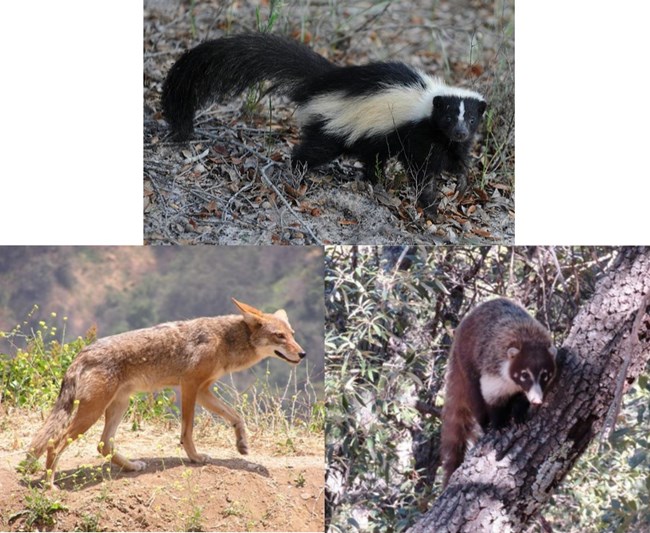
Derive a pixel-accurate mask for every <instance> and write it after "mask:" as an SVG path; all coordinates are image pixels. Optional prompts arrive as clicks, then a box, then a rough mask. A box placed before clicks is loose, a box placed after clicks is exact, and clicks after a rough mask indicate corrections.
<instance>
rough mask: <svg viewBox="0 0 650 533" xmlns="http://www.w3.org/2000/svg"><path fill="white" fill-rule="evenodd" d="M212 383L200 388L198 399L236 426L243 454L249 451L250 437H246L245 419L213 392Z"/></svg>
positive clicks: (240, 449) (238, 443) (200, 402)
mask: <svg viewBox="0 0 650 533" xmlns="http://www.w3.org/2000/svg"><path fill="white" fill-rule="evenodd" d="M211 388H212V383H209V384H208V385H206V386H204V387H202V388H201V389H199V392H198V395H197V399H198V401H199V404H201V405H202V406H203V407H205V408H206V409H208V410H209V411H212V412H213V413H215V414H217V415H219V416H221V417H223V418H224V419H225V420H227V421H228V422H230V423H231V424H232V425H233V427H234V428H235V436H236V437H237V450H238V451H239V453H241V454H242V455H246V454H247V453H248V439H247V438H246V426H245V424H244V421H243V419H242V418H241V417H240V416H239V414H237V411H235V410H234V409H233V408H232V407H230V406H229V405H227V404H226V403H224V402H222V401H221V400H220V399H219V398H217V397H216V396H215V395H214V394H213V393H212V390H211Z"/></svg>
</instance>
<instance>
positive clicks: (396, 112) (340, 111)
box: [162, 33, 486, 209]
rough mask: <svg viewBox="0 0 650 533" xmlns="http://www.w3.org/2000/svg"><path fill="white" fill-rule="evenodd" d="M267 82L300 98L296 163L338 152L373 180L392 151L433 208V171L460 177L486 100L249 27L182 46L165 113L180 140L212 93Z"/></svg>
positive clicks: (395, 67)
mask: <svg viewBox="0 0 650 533" xmlns="http://www.w3.org/2000/svg"><path fill="white" fill-rule="evenodd" d="M265 80H268V81H271V82H272V83H273V86H272V87H271V88H270V89H269V92H272V91H277V92H281V93H284V94H286V95H288V96H289V97H290V98H291V99H292V100H293V101H294V102H296V104H297V106H298V107H297V116H298V120H299V122H300V125H301V128H302V130H301V142H300V144H299V145H297V146H296V147H295V148H294V150H293V154H292V159H293V163H294V164H298V165H300V164H306V165H307V166H309V167H315V166H318V165H322V164H324V163H327V162H329V161H331V160H333V159H335V158H336V157H338V156H339V155H341V154H348V155H351V156H353V157H356V158H358V159H359V160H360V161H361V162H363V163H364V165H365V175H366V178H368V179H370V180H372V181H373V182H374V181H376V179H377V177H378V176H380V175H381V174H382V173H383V169H384V165H385V163H386V161H387V160H388V159H389V158H390V157H398V158H399V160H400V161H401V162H402V164H403V165H404V167H405V169H406V171H407V172H408V173H409V174H410V175H411V176H412V177H413V178H414V179H415V181H416V184H417V185H418V186H419V187H420V188H421V194H420V198H419V201H420V204H421V205H422V206H423V207H425V208H427V207H428V208H430V209H432V208H433V209H435V204H436V202H435V196H436V186H435V180H434V179H433V178H435V177H436V176H439V175H440V174H441V173H442V172H444V171H447V172H452V173H454V174H458V175H460V177H461V181H460V184H461V186H462V187H463V188H464V185H465V184H466V182H465V174H466V170H467V160H468V155H469V151H470V149H471V146H472V142H473V139H474V135H475V133H476V130H477V128H478V125H479V122H480V119H481V117H482V115H483V113H484V111H485V107H486V103H485V101H484V99H483V97H482V96H481V95H480V94H478V93H476V92H474V91H469V90H466V89H460V88H455V87H449V86H447V85H445V84H444V83H442V82H441V81H440V80H438V79H436V78H432V77H430V76H428V75H426V74H424V73H422V72H420V71H419V70H417V69H415V68H413V67H410V66H408V65H406V64H404V63H397V62H388V63H373V64H369V65H364V66H350V67H339V66H336V65H334V64H332V63H330V62H329V61H327V60H326V59H325V58H324V57H322V56H320V55H318V54H317V53H315V52H314V51H312V50H311V49H310V48H308V47H307V46H305V45H303V44H300V43H298V42H296V41H294V40H291V39H288V38H285V37H281V36H278V35H271V34H265V33H248V34H241V35H235V36H232V37H226V38H222V39H216V40H214V41H207V42H204V43H202V44H200V45H198V46H197V47H196V48H193V49H191V50H189V51H187V52H185V53H184V54H183V55H182V56H181V58H180V59H179V60H178V61H177V62H176V63H175V64H174V66H173V67H172V68H171V70H170V71H169V74H168V75H167V79H166V80H165V83H164V86H163V94H162V106H163V112H164V115H165V118H166V119H167V121H168V122H169V124H170V126H171V129H172V133H173V135H174V137H175V138H176V139H177V140H181V141H182V140H186V139H187V138H189V137H190V136H191V134H192V132H193V124H192V123H193V119H194V114H195V112H196V111H197V109H199V108H200V107H201V106H204V105H205V104H206V103H208V102H209V101H211V100H212V99H215V98H219V97H226V96H235V95H237V94H239V93H241V92H242V91H244V90H245V89H246V88H247V87H250V86H251V85H254V84H256V83H259V82H262V81H265Z"/></svg>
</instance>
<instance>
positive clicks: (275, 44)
mask: <svg viewBox="0 0 650 533" xmlns="http://www.w3.org/2000/svg"><path fill="white" fill-rule="evenodd" d="M334 68H336V67H335V66H334V65H333V64H332V63H330V62H329V61H328V60H327V59H325V58H324V57H322V56H320V55H318V54H317V53H316V52H314V51H313V50H311V48H309V47H308V46H305V45H303V44H301V43H299V42H297V41H294V40H292V39H289V38H286V37H282V36H279V35H272V34H268V33H245V34H240V35H234V36H232V37H225V38H222V39H216V40H214V41H206V42H204V43H202V44H200V45H198V46H197V47H195V48H192V49H191V50H189V51H187V52H185V53H184V54H183V55H182V56H181V57H180V59H179V60H178V61H177V62H176V63H175V64H174V66H172V68H171V70H170V71H169V74H168V75H167V79H166V80H165V83H164V85H163V93H162V107H163V113H164V115H165V118H166V119H167V122H169V124H170V126H171V128H172V132H173V134H174V137H175V138H176V139H178V140H185V139H187V138H188V137H189V136H190V135H191V134H192V132H193V130H194V127H193V124H192V122H193V119H194V113H195V111H196V110H197V109H199V108H200V107H201V106H203V105H205V104H206V103H207V102H209V101H210V100H212V99H215V98H219V97H225V96H235V95H237V94H239V93H241V92H242V91H244V90H245V89H246V88H248V87H250V86H251V85H254V84H255V83H258V82H261V81H265V80H268V81H271V82H273V83H274V86H273V88H272V89H271V90H274V91H275V90H278V91H282V92H286V93H289V94H291V92H292V90H293V89H295V88H296V87H297V86H298V85H299V84H300V83H301V82H304V81H305V80H307V79H310V78H313V77H314V76H318V75H320V74H322V73H324V72H327V71H329V70H331V69H334Z"/></svg>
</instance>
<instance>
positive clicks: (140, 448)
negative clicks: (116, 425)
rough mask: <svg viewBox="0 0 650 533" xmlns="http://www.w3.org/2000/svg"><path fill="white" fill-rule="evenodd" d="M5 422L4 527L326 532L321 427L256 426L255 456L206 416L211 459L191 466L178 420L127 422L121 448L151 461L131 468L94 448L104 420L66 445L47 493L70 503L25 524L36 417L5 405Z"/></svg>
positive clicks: (0, 481)
mask: <svg viewBox="0 0 650 533" xmlns="http://www.w3.org/2000/svg"><path fill="white" fill-rule="evenodd" d="M0 424H1V428H2V431H1V432H0V530H2V531H21V530H29V529H35V528H38V529H39V530H57V531H74V530H77V531H89V530H95V531H188V530H190V531H192V530H193V531H201V530H203V531H323V527H324V526H323V512H324V506H323V505H324V504H323V502H324V500H323V497H324V495H323V483H324V455H323V438H322V436H320V437H316V436H314V437H306V436H305V437H289V436H287V435H286V434H281V433H276V434H275V435H269V434H262V433H261V432H258V433H255V432H251V435H250V437H251V438H250V455H247V456H241V455H239V454H238V453H237V451H236V449H235V446H234V437H233V435H232V434H231V430H230V428H227V427H225V426H224V425H223V424H219V423H215V422H214V421H213V420H211V419H210V418H209V417H206V416H202V417H199V418H197V427H196V430H195V435H196V442H197V446H198V447H199V450H200V451H202V452H205V453H209V454H210V456H211V457H212V459H211V460H210V462H209V463H207V464H203V465H195V464H192V463H189V462H188V461H187V459H186V457H185V454H184V452H183V451H182V449H181V447H180V446H179V444H178V434H179V426H178V424H177V423H176V421H172V422H169V423H161V424H156V425H153V424H151V423H146V424H144V425H143V428H142V429H141V430H138V431H131V430H130V427H129V426H130V424H129V422H127V421H125V422H123V425H122V426H121V429H120V430H119V431H118V435H117V445H118V447H119V448H120V450H121V451H123V452H125V453H126V455H128V456H129V457H132V458H138V459H143V460H145V461H146V462H147V468H146V469H145V470H144V471H142V472H134V473H126V472H121V471H120V469H119V468H116V467H114V466H109V465H107V464H105V462H104V461H103V460H102V459H101V457H100V456H99V454H98V452H97V451H96V448H95V447H96V443H97V442H98V440H99V436H100V434H101V426H102V423H101V421H100V422H99V423H98V424H96V425H95V426H94V427H93V428H92V429H91V430H90V431H89V432H88V433H87V434H86V435H85V436H84V437H83V438H82V439H81V441H79V442H76V443H73V444H72V445H71V446H70V447H69V448H68V449H67V450H66V451H65V452H64V454H63V456H62V458H61V461H60V470H59V473H58V475H57V479H60V480H61V481H60V482H59V483H58V485H59V487H60V489H61V490H56V491H53V492H45V493H44V494H45V496H47V497H49V498H52V499H55V500H57V501H59V502H60V503H61V504H63V506H65V510H61V511H57V512H55V513H53V516H54V520H55V523H54V524H53V525H49V526H47V525H45V524H44V523H43V522H36V523H35V524H33V525H32V526H31V527H29V525H28V519H29V513H28V511H29V509H30V507H33V506H32V505H30V504H29V502H28V500H27V499H26V496H29V495H30V488H29V486H28V485H29V483H28V482H29V481H38V480H39V479H41V478H42V472H38V473H37V474H35V475H34V476H27V477H23V476H21V475H20V474H18V473H17V472H16V466H17V465H18V463H19V462H20V461H21V460H22V459H23V457H24V452H23V450H24V449H25V448H26V447H27V446H28V444H29V441H30V439H31V437H32V435H33V434H34V432H35V431H36V430H37V429H38V428H39V427H40V424H41V420H40V416H37V415H35V414H34V413H31V414H29V413H27V412H24V411H14V412H11V413H4V412H3V413H2V417H1V419H0ZM33 486H35V487H38V486H40V484H39V483H33ZM33 491H34V490H33V489H32V492H33ZM36 492H37V493H40V492H41V491H40V490H37V491H36Z"/></svg>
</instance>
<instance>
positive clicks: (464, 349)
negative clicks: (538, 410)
mask: <svg viewBox="0 0 650 533" xmlns="http://www.w3.org/2000/svg"><path fill="white" fill-rule="evenodd" d="M556 353H557V350H556V348H555V346H554V345H553V340H552V338H551V335H550V333H549V332H548V330H547V329H546V328H545V327H544V326H542V325H541V324H540V323H539V322H538V321H537V320H535V319H534V318H533V317H531V316H530V315H529V314H528V313H527V312H526V310H525V309H524V308H523V307H521V306H519V305H517V304H515V303H513V302H511V301H510V300H506V299H504V298H499V299H496V300H491V301H488V302H485V303H483V304H481V305H479V306H478V307H476V308H475V309H474V310H473V311H471V312H470V313H469V314H468V315H466V316H465V317H464V318H463V320H462V321H461V323H460V324H459V325H458V327H457V328H456V331H455V333H454V341H453V343H452V347H451V354H450V357H449V363H448V365H447V374H446V379H445V381H446V394H445V405H444V407H443V409H442V435H441V444H440V454H441V459H442V465H443V468H444V478H443V486H446V485H447V483H448V482H449V478H450V476H451V475H452V474H453V472H454V471H455V470H456V469H457V468H458V466H460V464H461V463H462V462H463V459H464V457H465V451H466V449H467V444H468V441H469V442H471V443H474V442H475V441H476V439H477V438H478V436H479V434H480V430H479V427H480V429H481V430H483V431H486V430H487V429H488V428H489V427H492V428H501V427H504V426H505V425H507V424H508V422H509V421H510V419H511V418H513V417H514V419H515V422H517V423H521V422H523V421H524V420H525V417H526V414H527V411H528V407H529V405H530V404H533V405H535V406H537V405H540V404H541V403H542V401H543V399H544V392H545V390H546V388H547V387H548V385H549V383H550V382H551V381H552V380H553V378H554V377H555V371H556V365H555V356H556Z"/></svg>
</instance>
